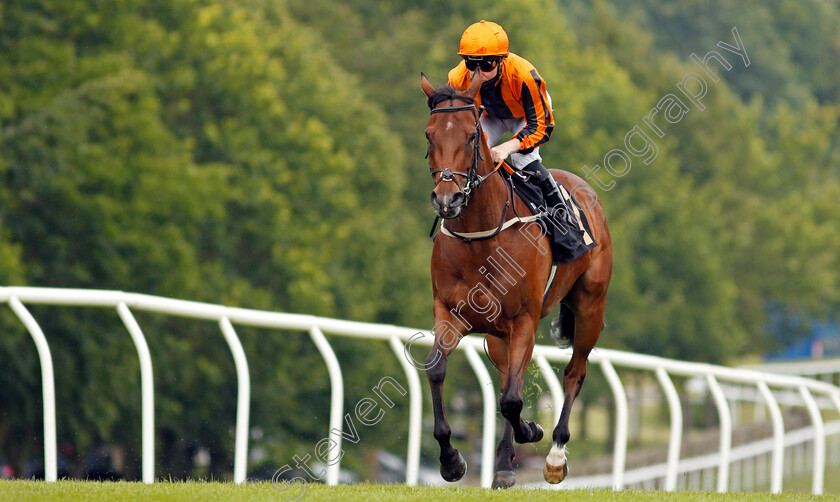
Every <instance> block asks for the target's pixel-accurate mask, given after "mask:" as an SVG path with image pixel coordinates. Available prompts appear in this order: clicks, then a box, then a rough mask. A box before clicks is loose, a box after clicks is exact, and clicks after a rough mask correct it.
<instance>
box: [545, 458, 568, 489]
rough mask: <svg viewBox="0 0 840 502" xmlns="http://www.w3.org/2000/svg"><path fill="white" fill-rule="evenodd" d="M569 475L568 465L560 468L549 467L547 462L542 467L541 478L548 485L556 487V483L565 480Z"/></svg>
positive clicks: (565, 464)
mask: <svg viewBox="0 0 840 502" xmlns="http://www.w3.org/2000/svg"><path fill="white" fill-rule="evenodd" d="M568 475H569V464H568V463H564V464H563V466H562V467H560V466H554V465H550V464H549V463H548V462H546V463H545V467H543V477H544V478H545V480H546V481H548V482H549V483H551V484H553V485H556V484H557V483H559V482H561V481H563V480H564V479H566V476H568Z"/></svg>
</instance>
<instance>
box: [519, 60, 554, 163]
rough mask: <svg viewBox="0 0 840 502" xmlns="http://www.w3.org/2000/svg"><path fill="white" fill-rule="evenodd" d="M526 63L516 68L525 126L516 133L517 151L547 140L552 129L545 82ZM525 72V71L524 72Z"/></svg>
mask: <svg viewBox="0 0 840 502" xmlns="http://www.w3.org/2000/svg"><path fill="white" fill-rule="evenodd" d="M528 66H530V65H527V66H525V67H524V68H517V69H519V70H520V72H519V75H518V77H519V80H521V89H522V90H521V94H520V95H521V100H520V102H521V104H522V110H523V112H524V114H525V127H523V128H522V130H520V131H519V132H518V133H516V138H517V139H518V140H519V141H520V143H521V144H520V146H519V151H520V152H524V153H527V152H530V151H531V150H533V149H534V148H536V147H538V146H540V145H541V144H543V143H545V142H546V141H548V138H550V137H551V133H552V131H553V130H554V116H553V114H552V113H551V104H550V102H549V99H548V93H547V92H546V87H545V82H544V81H543V79H542V78H540V75H539V73H537V70H536V69H535V68H534V67H533V66H531V67H530V68H528ZM525 72H527V73H525Z"/></svg>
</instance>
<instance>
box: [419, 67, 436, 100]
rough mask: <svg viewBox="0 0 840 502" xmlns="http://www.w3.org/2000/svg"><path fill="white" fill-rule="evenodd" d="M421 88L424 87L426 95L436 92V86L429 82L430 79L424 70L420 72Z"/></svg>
mask: <svg viewBox="0 0 840 502" xmlns="http://www.w3.org/2000/svg"><path fill="white" fill-rule="evenodd" d="M420 88H421V89H423V92H425V93H426V96H429V97H431V96H432V94H434V92H435V86H433V85H432V84H431V83H430V82H429V79H428V78H426V74H425V73H423V72H420Z"/></svg>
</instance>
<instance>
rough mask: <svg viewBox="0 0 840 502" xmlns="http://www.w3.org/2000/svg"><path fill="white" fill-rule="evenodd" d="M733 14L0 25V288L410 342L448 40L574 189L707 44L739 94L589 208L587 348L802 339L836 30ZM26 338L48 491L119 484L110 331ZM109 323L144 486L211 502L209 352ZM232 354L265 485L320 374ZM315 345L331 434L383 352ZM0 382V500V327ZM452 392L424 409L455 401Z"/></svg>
mask: <svg viewBox="0 0 840 502" xmlns="http://www.w3.org/2000/svg"><path fill="white" fill-rule="evenodd" d="M747 4H749V5H746V4H744V3H743V2H739V3H738V4H735V3H732V2H726V1H723V0H715V1H713V2H711V3H710V2H708V1H703V2H700V1H697V0H678V1H674V2H668V3H662V2H657V1H653V0H650V1H648V0H645V1H641V2H639V1H634V2H630V1H624V0H609V1H608V0H598V1H594V2H589V1H582V0H568V1H564V2H552V1H547V0H518V1H516V2H514V1H512V0H500V1H498V2H495V3H494V4H493V5H492V6H491V7H488V6H486V5H485V3H484V2H478V1H475V0H468V1H464V2H457V3H452V2H443V1H440V0H416V1H411V2H389V1H380V0H347V1H345V2H338V3H337V2H334V1H326V0H306V1H304V0H242V1H239V2H231V1H226V0H167V1H160V0H142V1H141V0H120V1H100V0H72V1H71V0H30V1H26V2H13V1H3V2H0V145H1V146H0V176H2V180H3V182H2V183H0V284H3V285H31V286H45V287H72V288H97V289H119V290H125V291H132V292H140V293H148V294H154V295H161V296H167V297H175V298H183V299H189V300H196V301H207V302H213V303H222V304H226V305H232V306H242V307H250V308H261V309H269V310H277V311H286V312H301V313H309V314H316V315H324V316H333V317H339V318H346V319H352V320H360V321H372V322H385V323H395V324H401V325H409V326H418V327H430V326H431V324H432V317H431V288H430V284H429V272H428V263H429V256H430V250H431V243H430V242H429V240H428V238H427V231H428V226H429V225H430V223H431V219H432V212H431V209H430V207H429V204H428V193H429V190H430V188H431V183H430V180H429V177H428V171H427V169H426V163H425V161H424V159H423V155H424V153H425V140H424V137H423V134H422V131H423V129H424V127H425V124H426V121H427V118H428V110H427V108H426V106H425V99H424V96H423V94H422V93H421V91H420V90H419V74H420V72H421V71H424V72H425V73H426V74H427V75H429V76H430V78H431V80H432V81H433V82H435V83H439V84H440V83H443V82H444V81H445V79H446V72H447V71H448V69H449V68H451V67H452V66H454V65H455V64H456V63H457V62H458V57H457V56H456V55H455V53H456V51H457V44H458V40H459V37H460V34H461V32H462V31H463V29H464V28H465V27H466V26H467V25H468V24H470V23H472V22H475V21H477V20H479V19H490V20H495V21H497V22H499V23H501V24H502V25H503V26H504V27H505V29H506V31H507V32H508V35H509V36H510V39H511V50H512V51H513V52H515V53H517V54H520V55H522V56H524V57H526V58H527V59H529V60H530V61H531V62H533V63H534V64H535V66H536V67H537V68H539V70H540V73H541V74H542V76H543V77H544V79H545V80H546V81H547V82H548V86H549V91H550V93H551V96H552V99H553V106H554V109H555V117H556V119H557V126H556V129H555V132H554V135H553V137H552V141H551V142H549V143H548V144H547V145H546V146H545V147H544V148H542V153H543V157H544V160H545V164H546V165H547V166H548V167H550V168H559V169H566V170H569V171H572V172H576V173H577V174H579V175H583V172H582V166H583V165H589V166H592V165H594V164H600V163H602V158H603V156H604V154H606V153H607V152H608V151H610V150H611V149H613V148H622V146H623V143H624V136H625V134H627V133H628V132H629V131H630V130H631V129H633V127H634V126H636V125H642V119H643V118H644V117H645V116H646V115H647V114H648V112H649V111H650V109H651V108H652V107H653V106H655V105H656V103H657V101H658V100H659V99H660V98H661V97H662V96H664V95H666V94H668V93H676V84H677V82H679V81H680V80H681V79H682V76H683V75H685V74H686V73H688V72H692V71H698V70H697V67H696V66H695V65H694V64H693V63H692V62H691V61H690V59H689V55H690V54H691V53H696V54H698V55H700V56H701V57H702V56H703V55H704V54H705V53H706V52H707V51H710V50H719V51H720V50H721V49H718V48H716V46H715V44H716V43H717V41H720V40H722V41H724V42H727V43H729V44H734V41H733V39H732V35H731V29H732V27H733V26H737V27H738V30H739V32H740V34H741V38H742V41H743V43H744V47H745V49H746V51H747V53H748V54H749V58H750V66H749V67H744V64H743V62H742V61H740V58H739V57H738V56H736V55H734V54H732V53H729V52H726V51H722V52H723V53H724V54H725V55H726V57H727V59H728V60H729V62H730V63H731V64H732V66H733V69H732V70H731V71H728V72H727V71H721V73H720V74H721V76H722V77H723V80H722V81H721V82H719V83H717V84H710V85H709V90H708V94H707V95H706V97H705V98H704V99H703V103H704V105H705V110H703V111H700V110H699V109H697V108H691V110H690V112H689V113H688V114H687V115H686V116H685V118H684V119H683V120H682V121H681V122H679V123H678V124H671V125H668V127H663V131H664V133H665V137H664V138H663V139H661V140H658V141H657V144H658V146H659V152H658V156H657V158H656V159H655V161H653V162H652V163H651V164H650V165H644V164H642V163H641V162H639V161H638V159H636V158H634V163H633V168H632V170H631V171H630V172H629V173H627V174H626V175H625V176H623V177H621V178H615V181H616V186H615V187H614V188H612V189H611V190H609V191H605V190H598V196H599V197H600V198H601V199H602V201H603V204H604V207H605V210H606V214H607V218H608V221H609V223H610V228H611V232H612V235H613V240H614V250H615V271H614V276H613V281H612V285H611V289H610V295H609V299H608V310H607V328H606V330H605V331H604V333H603V335H602V338H601V341H600V346H602V347H611V348H618V349H627V350H634V351H643V352H646V353H653V354H658V355H663V356H668V357H677V358H684V359H690V360H700V361H707V362H713V363H726V362H730V361H732V360H734V359H737V358H741V357H744V356H747V355H751V354H759V353H761V352H762V351H766V350H769V349H771V348H772V343H774V340H773V338H772V337H771V336H770V334H769V331H768V328H767V319H768V314H769V313H768V308H769V306H773V308H778V309H784V310H785V311H786V312H794V313H796V314H797V315H799V316H801V317H802V318H804V319H819V318H826V317H832V316H834V317H836V316H837V311H838V305H839V304H840V282H838V271H840V232H838V222H840V204H838V202H837V201H838V199H839V198H840V170H838V169H837V166H838V161H840V129H839V128H838V118H839V117H840V115H839V114H840V70H838V68H840V65H838V63H840V2H838V0H804V1H801V0H799V1H795V0H779V1H774V2H759V1H757V0H754V1H749V2H747ZM729 56H731V57H729ZM33 312H34V313H35V316H36V318H37V319H38V320H39V322H40V323H41V325H42V327H43V329H44V331H45V332H46V334H47V337H48V339H49V340H50V343H51V345H52V347H53V349H52V351H53V356H54V359H55V364H56V382H57V385H58V396H57V407H58V418H59V431H58V432H59V437H60V438H62V440H67V441H68V442H69V443H70V444H72V445H73V447H74V449H73V452H72V453H69V454H68V455H67V456H68V458H69V461H70V466H69V467H68V469H69V471H68V472H69V473H73V472H74V471H73V468H74V466H75V468H76V470H77V471H78V469H79V466H80V465H82V464H83V463H84V459H83V455H84V452H86V451H88V450H89V449H90V448H91V447H93V446H97V445H103V444H116V445H119V446H120V447H121V448H122V450H123V451H125V452H126V464H127V466H126V472H127V475H128V477H129V478H130V479H137V478H138V477H139V452H140V447H139V437H140V424H139V416H140V399H139V382H138V380H139V378H136V376H137V375H139V368H138V363H137V360H136V355H135V353H134V349H133V346H132V345H131V342H130V340H129V339H128V337H127V336H126V335H125V333H124V329H123V328H122V327H121V326H120V325H119V322H118V319H117V318H116V316H115V315H114V314H113V313H111V312H100V311H96V310H90V309H54V308H49V307H35V308H33ZM138 319H139V320H140V323H141V326H142V327H143V329H144V331H145V332H146V333H147V334H148V336H149V344H150V347H151V353H152V358H153V363H154V370H155V384H156V427H157V434H156V437H157V441H158V446H157V452H158V456H159V460H158V462H157V464H158V466H159V467H158V474H159V475H161V476H164V477H166V476H172V477H173V478H183V477H189V476H202V475H206V476H215V477H217V478H219V477H222V478H224V477H229V476H230V470H231V469H232V456H233V455H232V453H233V437H232V434H231V430H232V424H233V420H234V411H233V410H234V404H233V403H235V399H236V395H235V384H234V383H233V382H234V381H235V371H234V368H233V363H232V361H231V360H230V355H229V352H228V350H227V348H226V346H225V345H224V343H223V341H222V339H221V336H220V335H219V333H218V328H217V327H215V326H211V325H209V324H203V323H199V322H188V321H184V320H173V319H171V318H165V317H163V316H154V315H142V314H141V315H138ZM241 335H242V338H243V343H244V345H245V351H246V354H248V355H249V356H250V358H249V359H250V364H251V372H252V378H253V379H254V382H255V388H254V391H253V396H252V402H253V405H252V406H253V410H252V424H253V425H254V427H255V429H259V430H260V432H259V433H255V435H254V439H253V441H252V444H253V445H255V446H256V447H257V448H258V449H260V450H262V451H264V454H263V456H264V457H265V459H266V460H265V462H266V463H267V464H270V465H274V466H279V465H283V464H285V463H288V462H291V457H292V455H294V454H298V455H305V454H307V453H308V454H311V453H312V451H313V448H314V445H315V444H316V443H317V441H318V440H319V439H320V438H322V437H324V436H325V435H326V431H327V423H328V418H327V416H328V413H327V410H328V409H329V404H328V403H329V394H330V392H329V388H328V378H327V373H326V368H325V367H324V365H323V363H322V361H321V359H320V356H319V355H318V353H317V351H316V350H315V348H314V346H313V345H312V344H311V342H310V341H309V340H308V336H307V335H306V334H305V333H282V334H277V333H274V334H269V333H266V332H262V331H259V330H248V329H242V330H241ZM538 338H539V340H540V341H541V342H543V343H546V342H548V337H547V336H545V335H544V334H543V333H542V332H540V333H539V334H538ZM332 341H333V342H334V345H335V347H336V349H337V351H338V352H339V359H340V361H341V363H342V367H343V368H345V370H346V373H347V375H346V385H347V391H346V392H345V401H346V406H347V409H351V407H352V406H354V405H355V403H356V402H357V401H358V400H359V399H360V398H362V397H366V396H368V395H369V394H370V390H371V388H372V387H373V386H374V385H376V383H377V382H378V381H379V379H380V378H382V377H383V376H385V375H393V376H394V377H395V378H397V380H399V381H400V382H404V379H403V378H402V370H401V369H400V366H399V365H398V362H397V361H396V360H395V358H394V356H393V355H392V353H391V352H390V349H389V348H388V347H387V346H386V345H385V344H381V345H376V344H365V343H355V342H352V341H347V340H343V339H333V340H332ZM258 355H259V357H257V356H258ZM0 364H2V368H3V371H2V372H0V457H3V456H5V457H6V459H7V460H8V461H9V462H11V463H12V465H13V466H15V468H16V470H17V472H19V473H20V472H24V470H25V463H26V462H27V460H29V459H31V458H39V457H40V456H41V455H42V452H43V446H42V445H40V444H38V441H40V439H39V438H40V436H41V432H42V426H41V403H40V399H34V398H32V397H31V396H40V372H39V370H38V364H37V355H36V352H35V350H34V347H32V342H31V340H30V339H29V336H28V335H27V334H26V333H25V331H24V330H23V328H22V327H21V326H20V324H19V322H17V321H16V319H14V318H13V316H12V315H11V314H10V313H9V312H2V313H0ZM453 366H454V365H453ZM460 366H461V367H462V368H461V369H453V371H454V372H456V373H455V374H456V375H461V376H463V378H459V377H453V378H451V379H450V382H451V383H452V385H451V389H452V390H451V391H449V392H450V393H451V394H454V393H455V392H464V393H467V394H469V393H476V392H477V389H476V388H475V386H474V385H471V384H472V381H473V379H474V377H473V376H472V375H471V373H470V372H469V370H468V369H466V364H462V365H460ZM460 380H464V381H463V382H460ZM456 382H458V383H456ZM400 404H401V406H396V407H395V408H394V409H392V410H388V411H387V416H386V419H385V420H384V421H383V422H382V424H380V425H377V426H376V427H377V428H379V429H378V430H376V429H372V430H366V428H365V430H360V433H361V435H362V439H363V444H361V443H360V445H357V446H356V447H352V448H351V447H347V448H346V452H347V456H346V457H345V459H346V460H345V461H344V463H343V465H345V466H348V467H350V468H352V469H354V470H356V471H357V472H360V473H361V474H362V475H364V476H370V475H373V474H374V473H372V472H370V471H371V467H370V464H371V462H370V461H369V458H368V457H369V455H370V452H372V451H375V450H376V449H378V448H386V449H389V450H391V451H394V452H396V453H398V454H400V455H402V454H403V453H404V448H405V446H404V432H400V433H389V434H384V433H382V431H383V430H390V431H403V430H404V427H405V423H406V421H405V417H406V412H407V406H406V405H407V400H406V401H405V402H404V403H400ZM426 408H427V409H428V406H427V407H426ZM426 436H427V437H426V438H425V439H424V441H430V440H429V439H428V438H430V436H431V434H426ZM201 449H204V450H206V451H208V452H209V455H210V459H211V461H210V464H209V466H207V467H205V468H203V470H202V469H199V466H198V464H201V462H197V461H196V458H198V457H199V455H198V454H197V453H198V452H199V450H201ZM424 453H428V455H429V457H430V458H434V457H435V456H436V452H435V450H434V443H433V442H429V443H424ZM0 460H2V458H0ZM255 464H256V461H255V462H252V465H251V467H252V468H256V467H258V466H257V465H255Z"/></svg>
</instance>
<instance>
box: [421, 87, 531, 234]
mask: <svg viewBox="0 0 840 502" xmlns="http://www.w3.org/2000/svg"><path fill="white" fill-rule="evenodd" d="M450 103H451V101H450ZM464 110H472V112H473V116H474V117H475V132H476V136H475V140H474V143H475V146H474V147H473V157H472V164H471V165H470V168H469V170H468V171H467V172H462V171H453V170H451V169H448V168H447V169H432V167H431V161H429V171H430V172H431V174H432V176H434V175H435V174H437V173H441V175H440V178H438V180H437V181H436V182H435V186H436V187H437V186H438V185H439V184H441V183H443V182H445V181H451V182H452V183H455V185H456V186H457V187H458V189H459V190H461V193H463V194H464V204H463V206H464V207H466V206H467V204H468V203H469V201H470V193H471V192H472V191H473V190H474V189H476V188H478V187H479V186H480V185H481V183H482V182H483V181H484V180H486V179H487V178H489V177H490V176H492V175H493V174H494V173H495V172H496V171H498V170H499V167H501V165H502V164H503V163H504V160H503V161H502V162H499V163H498V164H497V165H496V166H495V167H494V168H493V169H492V170H491V171H490V172H489V173H487V174H485V175H484V176H481V175H480V174H478V161H480V160H484V156H483V155H482V154H481V142H482V141H483V137H482V131H481V122H480V121H479V117H480V116H481V112H482V111H483V110H484V107H483V106H479V107H478V108H476V106H475V105H473V104H469V105H460V106H442V107H440V108H432V114H435V113H450V112H460V111H464ZM426 158H429V150H427V151H426ZM455 176H462V177H464V178H466V183H465V184H464V187H461V184H460V183H458V180H456V179H455ZM505 185H506V186H507V189H508V197H507V200H506V201H505V207H504V210H503V211H502V218H501V221H499V226H498V227H497V228H496V229H495V230H494V231H492V232H488V233H487V234H486V235H481V236H469V237H468V236H465V235H460V234H458V233H455V232H452V231H451V230H449V231H448V232H449V233H450V234H451V235H452V236H454V237H457V238H459V239H461V240H462V241H464V242H467V243H469V242H472V241H480V240H484V239H490V238H492V237H495V236H496V235H497V234H498V233H499V232H501V231H502V230H503V229H504V225H505V219H506V218H507V212H508V209H509V208H510V206H511V201H512V199H513V188H512V187H511V185H510V182H507V183H505ZM517 219H519V218H518V217H517ZM438 220H440V217H439V216H435V221H434V223H432V230H431V231H430V233H429V237H433V235H434V233H435V228H436V227H437V222H438Z"/></svg>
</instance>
